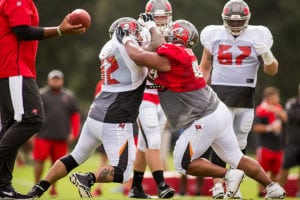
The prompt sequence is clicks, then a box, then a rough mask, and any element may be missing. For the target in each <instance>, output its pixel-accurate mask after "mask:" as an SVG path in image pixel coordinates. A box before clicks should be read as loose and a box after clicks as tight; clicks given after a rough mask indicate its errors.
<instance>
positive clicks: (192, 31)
mask: <svg viewBox="0 0 300 200" xmlns="http://www.w3.org/2000/svg"><path fill="white" fill-rule="evenodd" d="M172 32H173V36H172V43H174V44H177V43H179V44H183V45H184V46H185V47H187V48H193V47H194V46H196V44H197V43H198V40H199V33H198V30H197V29H196V27H195V26H194V25H193V24H192V23H191V22H189V21H187V20H183V19H179V20H176V21H174V22H173V23H172Z"/></svg>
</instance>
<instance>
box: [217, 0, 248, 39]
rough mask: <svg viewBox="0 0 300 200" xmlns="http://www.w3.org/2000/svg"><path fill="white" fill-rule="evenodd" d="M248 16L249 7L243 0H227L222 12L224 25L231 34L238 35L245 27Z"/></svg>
mask: <svg viewBox="0 0 300 200" xmlns="http://www.w3.org/2000/svg"><path fill="white" fill-rule="evenodd" d="M250 16H251V13H250V9H249V7H248V5H247V3H246V2H244V1H243V0H229V1H228V2H227V3H226V4H225V6H224V8H223V12H222V19H223V22H224V26H225V28H226V30H227V31H228V32H229V33H231V34H232V35H233V36H238V35H240V34H241V33H242V32H243V31H244V30H245V29H246V28H247V26H248V23H249V20H250Z"/></svg>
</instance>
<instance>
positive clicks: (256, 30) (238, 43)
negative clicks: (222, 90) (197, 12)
mask: <svg viewBox="0 0 300 200" xmlns="http://www.w3.org/2000/svg"><path fill="white" fill-rule="evenodd" d="M200 38H201V43H202V45H203V46H204V47H205V48H206V49H207V50H208V51H209V52H210V53H211V55H212V56H213V69H212V76H211V84H212V85H226V86H240V87H252V88H255V86H256V82H257V71H258V69H259V65H260V61H259V55H258V53H257V52H256V50H255V48H254V46H255V45H257V44H264V45H265V46H266V47H268V48H271V47H272V45H273V37H272V34H271V32H270V30H269V29H268V28H267V27H265V26H251V25H249V26H248V27H247V29H245V31H244V32H242V33H241V35H239V36H238V37H234V36H232V35H231V34H230V33H228V32H227V31H226V29H225V27H224V26H223V25H210V26H207V27H205V28H204V29H203V30H202V32H201V35H200Z"/></svg>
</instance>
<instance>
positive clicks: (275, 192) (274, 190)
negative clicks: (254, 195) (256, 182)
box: [265, 182, 285, 199]
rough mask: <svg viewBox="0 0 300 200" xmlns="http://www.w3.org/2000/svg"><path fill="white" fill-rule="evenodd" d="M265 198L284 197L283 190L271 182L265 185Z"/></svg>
mask: <svg viewBox="0 0 300 200" xmlns="http://www.w3.org/2000/svg"><path fill="white" fill-rule="evenodd" d="M266 191H267V194H266V196H265V199H284V197H285V190H284V189H283V188H282V187H281V186H280V185H279V184H278V183H274V182H273V183H271V184H269V185H268V186H267V187H266Z"/></svg>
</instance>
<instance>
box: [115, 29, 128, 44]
mask: <svg viewBox="0 0 300 200" xmlns="http://www.w3.org/2000/svg"><path fill="white" fill-rule="evenodd" d="M116 36H117V39H118V41H119V42H120V43H122V44H125V43H126V42H127V41H128V40H132V38H131V37H130V36H129V30H128V29H127V28H126V27H124V28H122V27H121V26H119V27H118V28H117V29H116Z"/></svg>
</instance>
